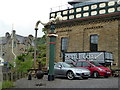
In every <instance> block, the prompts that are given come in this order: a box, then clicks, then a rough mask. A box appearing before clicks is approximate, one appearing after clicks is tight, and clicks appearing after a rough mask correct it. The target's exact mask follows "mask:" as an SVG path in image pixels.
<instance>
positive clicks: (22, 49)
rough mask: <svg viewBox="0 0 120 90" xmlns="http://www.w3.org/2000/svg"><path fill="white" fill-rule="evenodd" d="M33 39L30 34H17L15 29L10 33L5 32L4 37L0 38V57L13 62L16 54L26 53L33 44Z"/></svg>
mask: <svg viewBox="0 0 120 90" xmlns="http://www.w3.org/2000/svg"><path fill="white" fill-rule="evenodd" d="M33 40H34V37H33V36H32V35H29V36H28V37H24V36H21V35H17V34H16V31H15V30H13V31H12V33H11V34H9V33H8V32H7V33H6V35H5V37H1V39H0V57H1V58H3V59H4V61H5V62H12V63H13V62H14V59H15V58H16V57H17V56H18V55H20V54H22V53H26V52H27V51H28V49H29V48H30V47H31V46H33V45H34V41H33Z"/></svg>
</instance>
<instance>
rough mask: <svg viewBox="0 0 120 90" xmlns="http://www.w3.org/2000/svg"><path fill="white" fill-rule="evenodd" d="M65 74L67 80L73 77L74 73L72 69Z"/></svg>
mask: <svg viewBox="0 0 120 90" xmlns="http://www.w3.org/2000/svg"><path fill="white" fill-rule="evenodd" d="M66 76H67V78H68V79H69V80H72V79H74V73H73V72H72V71H68V72H67V75H66Z"/></svg>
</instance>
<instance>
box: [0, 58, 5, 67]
mask: <svg viewBox="0 0 120 90" xmlns="http://www.w3.org/2000/svg"><path fill="white" fill-rule="evenodd" d="M3 65H4V59H2V58H1V57H0V66H3Z"/></svg>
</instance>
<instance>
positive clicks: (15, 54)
mask: <svg viewBox="0 0 120 90" xmlns="http://www.w3.org/2000/svg"><path fill="white" fill-rule="evenodd" d="M12 54H13V55H14V59H16V54H15V52H14V36H13V32H12ZM15 66H16V63H15V60H14V67H15Z"/></svg>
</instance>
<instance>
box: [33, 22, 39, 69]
mask: <svg viewBox="0 0 120 90" xmlns="http://www.w3.org/2000/svg"><path fill="white" fill-rule="evenodd" d="M39 23H40V21H38V22H37V23H36V25H35V43H34V45H35V46H34V69H36V56H37V55H36V54H37V31H38V25H39Z"/></svg>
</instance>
